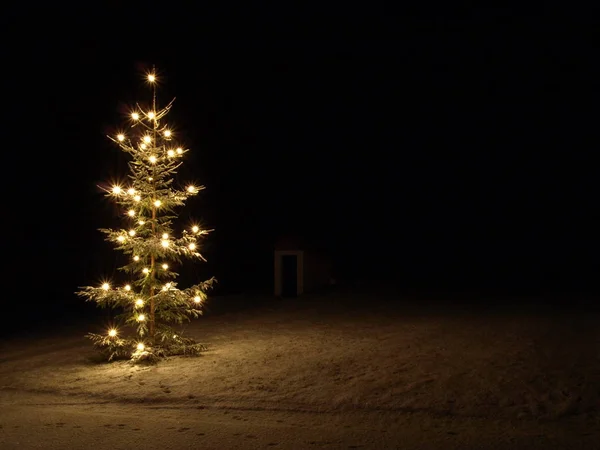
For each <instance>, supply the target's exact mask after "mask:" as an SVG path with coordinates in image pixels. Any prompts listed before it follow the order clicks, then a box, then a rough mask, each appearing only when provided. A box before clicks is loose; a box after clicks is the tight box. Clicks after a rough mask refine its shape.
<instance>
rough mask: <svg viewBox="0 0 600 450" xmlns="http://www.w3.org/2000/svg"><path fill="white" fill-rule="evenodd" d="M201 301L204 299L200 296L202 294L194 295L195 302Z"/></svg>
mask: <svg viewBox="0 0 600 450" xmlns="http://www.w3.org/2000/svg"><path fill="white" fill-rule="evenodd" d="M201 301H202V299H201V298H200V296H199V295H196V296H195V297H194V302H195V303H200V302H201Z"/></svg>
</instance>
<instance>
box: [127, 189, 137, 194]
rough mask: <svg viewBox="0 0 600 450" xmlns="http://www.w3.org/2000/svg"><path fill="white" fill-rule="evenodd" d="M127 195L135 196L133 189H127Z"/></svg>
mask: <svg viewBox="0 0 600 450" xmlns="http://www.w3.org/2000/svg"><path fill="white" fill-rule="evenodd" d="M127 193H128V194H129V195H133V194H135V189H134V188H129V189H127Z"/></svg>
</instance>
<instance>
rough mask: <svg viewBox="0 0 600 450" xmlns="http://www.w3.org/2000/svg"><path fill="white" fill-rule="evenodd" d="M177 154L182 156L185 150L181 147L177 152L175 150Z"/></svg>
mask: <svg viewBox="0 0 600 450" xmlns="http://www.w3.org/2000/svg"><path fill="white" fill-rule="evenodd" d="M175 151H176V152H177V154H178V155H181V154H182V153H183V149H182V148H181V147H177V150H175Z"/></svg>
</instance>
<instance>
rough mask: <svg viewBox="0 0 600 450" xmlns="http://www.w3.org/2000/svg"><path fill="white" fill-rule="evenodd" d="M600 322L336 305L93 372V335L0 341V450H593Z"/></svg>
mask: <svg viewBox="0 0 600 450" xmlns="http://www.w3.org/2000/svg"><path fill="white" fill-rule="evenodd" d="M599 318H600V316H599V315H597V314H590V313H587V314H584V313H580V314H577V313H574V312H570V313H567V312H563V313H560V314H559V313H557V312H556V311H555V312H548V311H546V312H542V311H538V310H536V308H535V307H527V308H526V307H523V308H514V307H510V308H508V307H507V308H506V309H502V308H500V309H498V308H493V309H486V308H481V307H478V308H472V307H469V306H467V305H463V306H453V307H449V306H446V307H441V306H440V305H439V304H437V303H435V302H425V301H422V300H421V301H415V300H414V299H413V300H408V299H407V300H405V301H402V302H396V303H394V304H392V303H391V302H389V301H386V299H381V298H378V299H374V298H372V297H369V295H368V294H364V295H356V294H352V295H351V294H347V293H346V294H344V293H335V294H328V295H321V296H307V297H304V298H301V299H296V300H289V301H288V300H286V301H282V302H280V303H274V304H270V305H269V306H266V307H263V308H260V309H255V310H248V311H244V312H237V313H228V314H222V315H211V316H206V317H203V318H201V319H199V320H197V321H194V322H193V323H192V324H190V325H189V326H187V328H186V333H187V334H188V335H190V336H192V337H194V338H196V339H197V340H198V341H200V342H203V343H205V344H207V345H208V347H209V351H207V352H206V353H205V354H204V355H202V356H200V357H197V358H180V357H177V358H170V359H168V360H165V361H163V362H161V363H159V364H158V365H155V366H132V365H131V364H130V363H128V362H123V361H121V362H113V363H98V362H97V361H95V353H94V351H93V349H92V348H91V346H90V343H89V342H88V341H87V340H86V339H84V338H82V335H83V334H84V332H86V331H96V330H93V329H92V330H90V326H89V325H86V326H85V327H83V326H75V327H73V328H67V329H65V330H64V331H63V332H62V333H61V335H58V334H57V335H54V336H53V335H48V336H44V337H43V338H42V337H35V338H19V339H18V340H15V339H12V340H10V339H7V340H5V341H4V342H3V343H2V346H1V347H0V400H1V401H2V404H3V405H4V407H3V409H2V410H1V411H0V447H1V448H3V449H4V448H89V447H90V446H91V447H94V445H101V444H102V445H105V444H108V443H110V447H112V448H137V447H139V446H141V447H143V448H595V447H596V446H597V445H600V440H599V439H600V432H599V430H600V327H599V326H598V325H599V324H600V321H599ZM119 417H120V419H118V418H119ZM135 418H138V419H135ZM136 420H137V422H136ZM136 423H137V426H136ZM93 427H95V429H96V431H95V432H93V431H91V428H93ZM144 427H145V428H144ZM85 429H90V430H88V431H89V432H87V433H86V432H84V431H83V430H85ZM145 429H146V430H147V432H146V435H145V436H148V435H151V436H153V438H152V439H153V441H152V442H154V443H155V444H156V447H153V446H152V445H150V444H149V443H148V442H146V443H145V444H142V442H143V441H144V440H146V439H145V438H144V439H143V440H140V439H142V438H141V437H140V436H141V435H140V434H139V433H142V432H143V430H145ZM200 429H201V430H202V431H198V430H200ZM136 432H137V433H138V434H137V435H136V434H135V433H136ZM115 433H117V434H115ZM148 433H149V434H148ZM117 435H118V436H117ZM48 436H50V437H52V436H54V438H53V439H54V440H52V439H51V440H50V441H49V440H48ZM119 436H120V437H119ZM136 436H137V437H136ZM211 436H212V437H211ZM136 439H137V440H136ZM111 440H113V441H114V442H113V441H111ZM161 440H162V443H161V444H160V445H159V442H161ZM166 442H168V443H169V444H167V443H166ZM595 443H597V444H595ZM38 445H39V446H38Z"/></svg>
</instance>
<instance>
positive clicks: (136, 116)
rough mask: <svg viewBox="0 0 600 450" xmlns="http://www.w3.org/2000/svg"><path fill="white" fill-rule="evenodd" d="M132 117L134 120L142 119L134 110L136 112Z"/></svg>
mask: <svg viewBox="0 0 600 450" xmlns="http://www.w3.org/2000/svg"><path fill="white" fill-rule="evenodd" d="M131 118H132V119H133V120H140V115H139V114H138V113H136V112H134V113H131Z"/></svg>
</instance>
